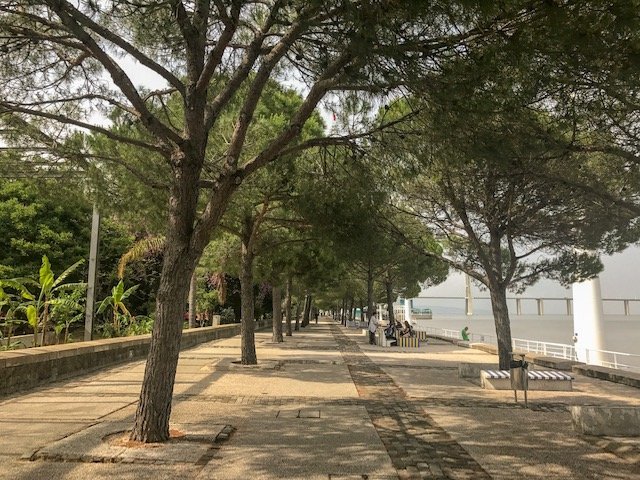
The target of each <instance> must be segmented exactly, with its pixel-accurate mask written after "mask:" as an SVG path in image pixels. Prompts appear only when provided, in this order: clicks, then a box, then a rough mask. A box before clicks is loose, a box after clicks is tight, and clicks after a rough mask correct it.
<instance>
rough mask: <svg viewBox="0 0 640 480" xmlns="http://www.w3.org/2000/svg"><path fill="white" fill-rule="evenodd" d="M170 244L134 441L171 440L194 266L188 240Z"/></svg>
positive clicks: (166, 251) (165, 255) (163, 271)
mask: <svg viewBox="0 0 640 480" xmlns="http://www.w3.org/2000/svg"><path fill="white" fill-rule="evenodd" d="M170 240H172V241H167V247H166V249H165V252H164V261H163V265H162V275H161V277H160V286H159V288H158V293H157V297H156V319H155V322H154V324H153V332H152V334H151V345H150V347H149V355H148V357H147V363H146V366H145V369H144V380H143V383H142V390H141V392H140V402H139V403H138V409H137V411H136V417H135V422H134V425H133V431H132V432H131V440H135V441H140V442H163V441H166V440H168V439H169V416H170V414H171V397H172V396H173V385H174V381H175V375H176V367H177V365H178V354H179V353H180V338H181V337H182V325H183V315H184V309H185V304H186V302H187V294H188V291H189V279H190V278H191V275H192V273H193V269H194V267H195V261H194V259H193V256H192V255H191V254H190V253H189V247H188V240H183V242H182V243H179V242H178V241H177V240H176V239H175V238H174V239H170Z"/></svg>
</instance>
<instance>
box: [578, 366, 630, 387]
mask: <svg viewBox="0 0 640 480" xmlns="http://www.w3.org/2000/svg"><path fill="white" fill-rule="evenodd" d="M573 371H574V372H575V373H580V374H582V375H585V376H587V377H593V378H599V379H600V380H608V381H609V382H615V383H622V384H623V385H629V386H630V387H636V388H640V373H636V372H629V371H626V370H618V369H615V368H607V367H598V366H596V365H574V366H573Z"/></svg>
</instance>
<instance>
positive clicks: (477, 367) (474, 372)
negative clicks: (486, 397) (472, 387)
mask: <svg viewBox="0 0 640 480" xmlns="http://www.w3.org/2000/svg"><path fill="white" fill-rule="evenodd" d="M499 368H500V367H499V366H498V364H497V363H467V362H460V363H459V364H458V377H459V378H472V379H474V380H479V379H480V371H481V370H498V369H499Z"/></svg>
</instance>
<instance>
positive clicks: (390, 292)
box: [385, 280, 396, 325]
mask: <svg viewBox="0 0 640 480" xmlns="http://www.w3.org/2000/svg"><path fill="white" fill-rule="evenodd" d="M385 288H386V290H387V311H388V312H389V325H395V323H396V317H395V316H394V314H393V300H394V298H393V285H392V283H391V281H390V280H388V281H386V282H385Z"/></svg>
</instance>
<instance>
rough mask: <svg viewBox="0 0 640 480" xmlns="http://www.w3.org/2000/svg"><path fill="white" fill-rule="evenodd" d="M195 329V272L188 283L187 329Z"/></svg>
mask: <svg viewBox="0 0 640 480" xmlns="http://www.w3.org/2000/svg"><path fill="white" fill-rule="evenodd" d="M195 327H196V271H195V270H194V271H193V275H191V282H189V328H195Z"/></svg>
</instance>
